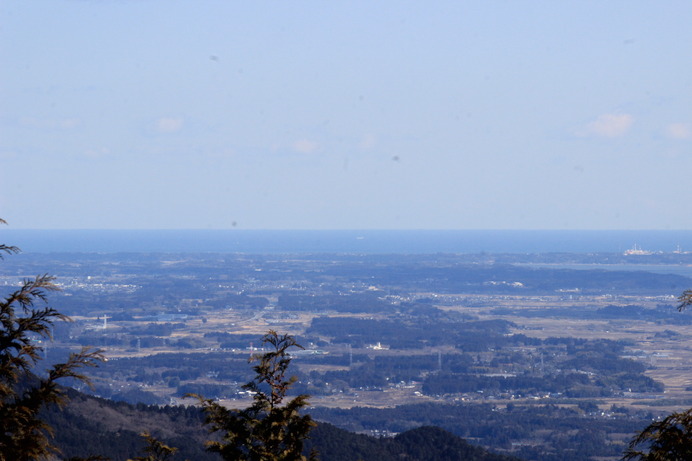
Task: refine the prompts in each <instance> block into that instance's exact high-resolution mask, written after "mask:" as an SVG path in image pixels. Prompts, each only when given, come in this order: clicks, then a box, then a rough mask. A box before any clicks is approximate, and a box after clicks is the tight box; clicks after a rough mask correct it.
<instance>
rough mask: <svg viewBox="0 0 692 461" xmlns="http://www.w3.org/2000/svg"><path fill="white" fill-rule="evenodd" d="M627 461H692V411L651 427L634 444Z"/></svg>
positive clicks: (672, 416) (668, 418)
mask: <svg viewBox="0 0 692 461" xmlns="http://www.w3.org/2000/svg"><path fill="white" fill-rule="evenodd" d="M622 459H624V460H630V459H632V460H639V461H689V460H691V459H692V409H689V410H686V411H683V412H680V413H673V414H670V415H668V416H667V417H666V418H665V419H662V420H661V421H656V422H653V423H651V424H649V425H648V426H647V427H646V428H645V429H644V430H643V431H642V432H640V433H639V434H638V435H637V436H636V437H635V438H634V439H633V440H632V441H631V442H630V445H629V448H628V449H627V451H626V452H625V455H624V457H623V458H622Z"/></svg>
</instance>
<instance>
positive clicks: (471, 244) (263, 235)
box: [0, 227, 692, 254]
mask: <svg viewBox="0 0 692 461" xmlns="http://www.w3.org/2000/svg"><path fill="white" fill-rule="evenodd" d="M0 242H2V243H5V244H8V245H10V244H11V245H16V246H18V247H20V248H21V249H22V251H23V252H25V253H52V252H80V253H122V252H128V253H129V252H135V253H142V252H145V253H151V252H164V253H180V252H190V253H200V252H204V253H206V252H209V253H211V252H220V253H248V254H259V253H263V254H288V253H294V254H296V253H342V254H344V253H346V254H348V253H351V254H425V253H462V254H463V253H466V254H469V253H483V252H485V253H553V252H565V253H595V252H617V253H621V252H623V251H625V250H627V249H630V248H632V247H633V246H634V245H637V246H638V247H640V248H642V249H644V250H648V251H663V252H672V251H675V250H676V249H678V248H680V249H682V250H683V251H690V250H692V231H689V230H684V231H660V230H657V231H636V230H632V231H571V230H549V231H539V230H363V231H358V230H315V231H304V230H18V229H9V228H6V227H4V228H1V229H0Z"/></svg>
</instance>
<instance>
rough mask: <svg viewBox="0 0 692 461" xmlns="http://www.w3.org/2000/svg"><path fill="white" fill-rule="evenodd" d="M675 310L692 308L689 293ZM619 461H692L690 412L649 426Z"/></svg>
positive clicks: (681, 298)
mask: <svg viewBox="0 0 692 461" xmlns="http://www.w3.org/2000/svg"><path fill="white" fill-rule="evenodd" d="M678 302H679V303H680V304H678V310H679V311H683V310H685V309H686V308H688V307H690V306H692V290H685V291H684V292H683V293H682V294H681V295H680V296H679V297H678ZM622 459H625V460H629V459H634V460H641V461H658V460H661V461H687V460H691V459H692V408H690V409H688V410H685V411H682V412H678V413H672V414H670V415H668V416H667V417H666V418H664V419H662V420H661V421H656V422H653V423H651V424H649V425H648V426H647V427H646V428H644V430H643V431H641V432H640V433H639V434H637V435H636V436H635V437H634V439H632V441H631V442H630V444H629V447H628V448H627V451H625V454H624V456H623V458H622Z"/></svg>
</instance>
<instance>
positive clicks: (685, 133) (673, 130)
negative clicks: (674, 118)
mask: <svg viewBox="0 0 692 461" xmlns="http://www.w3.org/2000/svg"><path fill="white" fill-rule="evenodd" d="M666 135H668V137H669V138H673V139H689V138H691V137H692V127H690V124H689V123H671V124H670V125H668V127H667V128H666Z"/></svg>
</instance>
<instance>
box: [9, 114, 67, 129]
mask: <svg viewBox="0 0 692 461" xmlns="http://www.w3.org/2000/svg"><path fill="white" fill-rule="evenodd" d="M19 123H20V125H23V126H27V127H31V128H40V129H49V130H71V129H72V128H76V127H77V126H78V125H79V123H80V121H79V119H76V118H59V119H50V118H35V117H22V118H21V119H19Z"/></svg>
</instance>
